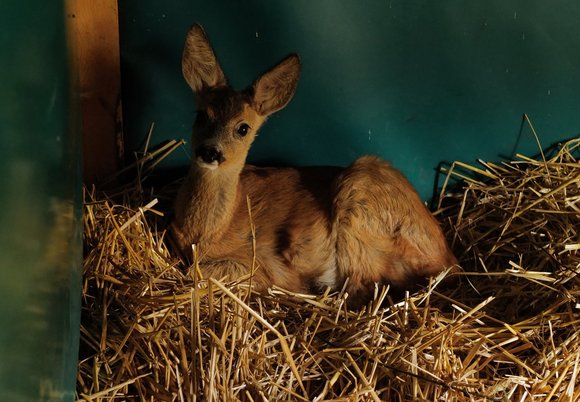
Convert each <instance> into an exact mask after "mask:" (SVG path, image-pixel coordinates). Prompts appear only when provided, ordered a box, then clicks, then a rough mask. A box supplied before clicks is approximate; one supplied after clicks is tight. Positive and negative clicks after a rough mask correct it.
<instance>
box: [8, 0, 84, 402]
mask: <svg viewBox="0 0 580 402" xmlns="http://www.w3.org/2000/svg"><path fill="white" fill-rule="evenodd" d="M0 27H2V29H1V32H0V61H1V66H0V172H1V174H0V188H1V189H2V190H1V191H0V401H11V402H12V401H72V400H73V399H74V390H75V375H76V366H77V356H78V337H79V319H80V318H79V317H80V293H81V292H80V283H81V279H80V275H81V253H82V252H81V250H82V245H81V241H80V240H81V223H80V220H79V218H80V213H79V212H80V206H81V202H80V201H81V200H80V195H81V193H80V190H81V187H80V185H81V172H80V169H79V156H80V154H79V152H78V147H77V141H78V132H76V131H74V130H73V129H74V127H75V125H74V118H73V117H71V116H74V114H71V97H70V94H69V85H68V84H69V83H68V81H69V76H68V73H69V72H68V60H67V49H66V44H65V23H64V11H63V3H62V1H57V0H50V1H46V0H36V1H26V2H22V1H19V0H2V1H0Z"/></svg>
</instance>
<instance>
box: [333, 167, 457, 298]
mask: <svg viewBox="0 0 580 402" xmlns="http://www.w3.org/2000/svg"><path fill="white" fill-rule="evenodd" d="M333 229H334V231H335V234H336V236H337V266H338V272H339V276H340V278H341V279H342V280H343V281H344V280H346V279H347V278H348V279H349V284H348V287H347V290H348V291H349V293H350V294H351V295H353V296H354V297H355V299H358V298H360V297H362V296H363V295H364V294H365V293H366V294H369V293H370V292H371V289H370V287H371V285H372V284H373V283H374V282H381V283H385V282H386V283H391V284H394V285H397V286H404V285H407V284H409V283H411V282H413V281H415V280H416V279H417V278H418V277H421V276H425V275H429V274H433V273H436V272H438V271H440V270H442V269H443V268H444V267H445V266H446V265H452V264H453V263H454V262H455V258H454V257H453V255H452V254H450V251H449V249H448V247H447V244H446V241H445V238H444V237H443V233H442V231H441V229H440V228H439V225H438V223H437V221H436V220H435V219H434V218H433V216H432V215H431V213H430V212H429V210H428V209H427V208H426V207H425V205H424V204H423V203H422V202H421V199H420V198H419V196H418V195H417V193H416V191H415V190H414V189H413V187H412V186H411V184H410V183H409V182H408V181H407V180H406V179H405V178H404V177H403V175H402V174H401V173H399V172H398V171H397V170H395V169H394V168H392V167H391V166H389V164H388V163H386V162H384V161H382V160H380V159H379V158H375V157H363V158H360V159H358V160H357V161H356V162H355V163H354V164H353V165H351V166H350V167H348V168H347V169H345V171H344V172H343V174H342V175H341V176H340V177H339V179H338V181H337V183H336V194H335V198H334V204H333Z"/></svg>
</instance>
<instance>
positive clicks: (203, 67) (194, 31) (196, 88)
mask: <svg viewBox="0 0 580 402" xmlns="http://www.w3.org/2000/svg"><path fill="white" fill-rule="evenodd" d="M181 69H182V71H183V77H184V78H185V81H187V83H188V84H189V86H190V87H191V89H192V90H193V92H200V91H201V90H203V89H208V88H214V87H219V86H224V85H227V81H226V77H225V76H224V72H223V71H222V69H221V67H220V65H219V63H218V61H217V58H216V57H215V54H214V52H213V49H212V48H211V45H210V43H209V40H208V39H207V36H206V34H205V31H204V30H203V28H202V27H201V25H198V24H195V25H194V26H193V27H192V28H191V29H190V30H189V32H188V33H187V37H186V38H185V45H184V47H183V57H182V59H181Z"/></svg>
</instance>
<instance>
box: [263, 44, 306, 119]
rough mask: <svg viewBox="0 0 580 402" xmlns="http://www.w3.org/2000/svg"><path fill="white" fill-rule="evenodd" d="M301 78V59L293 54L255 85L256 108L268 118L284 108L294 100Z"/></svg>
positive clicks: (265, 74)
mask: <svg viewBox="0 0 580 402" xmlns="http://www.w3.org/2000/svg"><path fill="white" fill-rule="evenodd" d="M299 78H300V59H299V58H298V55H296V54H292V55H290V56H288V57H286V58H285V59H284V60H282V61H281V62H280V63H278V64H277V65H276V66H275V67H273V68H272V69H271V70H269V71H267V72H266V73H264V74H263V75H262V76H261V77H260V78H258V79H257V80H256V82H255V83H254V99H253V101H254V108H255V109H256V111H257V112H258V113H259V114H260V115H262V116H268V115H270V114H272V113H274V112H277V111H278V110H280V109H282V108H284V107H285V106H286V105H287V104H288V102H290V100H291V99H292V96H293V95H294V91H295V90H296V86H297V84H298V79H299Z"/></svg>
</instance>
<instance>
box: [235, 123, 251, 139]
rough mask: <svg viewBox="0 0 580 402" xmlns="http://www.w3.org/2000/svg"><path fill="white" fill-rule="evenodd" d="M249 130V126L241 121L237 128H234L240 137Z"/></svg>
mask: <svg viewBox="0 0 580 402" xmlns="http://www.w3.org/2000/svg"><path fill="white" fill-rule="evenodd" d="M249 132H250V126H248V125H247V124H246V123H242V124H240V125H239V126H238V128H236V133H238V135H239V136H240V137H245V136H246V135H247V134H248V133H249Z"/></svg>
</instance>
